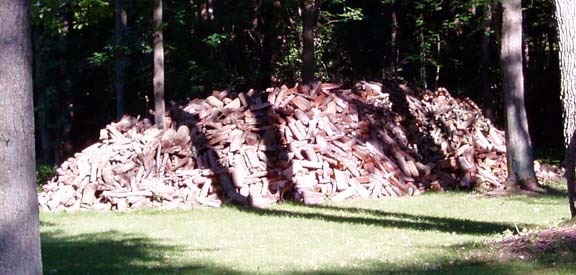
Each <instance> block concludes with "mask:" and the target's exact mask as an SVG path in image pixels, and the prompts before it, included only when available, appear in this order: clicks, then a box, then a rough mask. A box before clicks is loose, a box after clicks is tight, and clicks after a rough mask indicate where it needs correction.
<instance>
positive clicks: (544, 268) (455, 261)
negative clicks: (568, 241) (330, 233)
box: [285, 242, 576, 275]
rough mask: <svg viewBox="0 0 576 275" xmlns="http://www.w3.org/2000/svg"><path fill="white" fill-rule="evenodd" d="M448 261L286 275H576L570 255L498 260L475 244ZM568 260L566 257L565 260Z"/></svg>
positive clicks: (455, 249)
mask: <svg viewBox="0 0 576 275" xmlns="http://www.w3.org/2000/svg"><path fill="white" fill-rule="evenodd" d="M444 249H446V250H448V251H449V252H448V253H449V254H450V255H454V256H451V257H438V258H437V257H434V256H433V255H429V256H430V257H426V256H424V257H425V258H422V259H420V260H419V261H417V263H413V262H414V261H413V260H410V262H412V263H411V264H403V263H401V262H385V261H380V260H368V261H361V262H358V263H352V264H348V266H344V267H342V266H340V267H330V268H324V269H320V270H315V271H314V272H309V271H303V272H300V271H298V272H287V273H285V274H290V275H304V274H318V275H328V274H334V275H339V274H342V275H343V274H411V275H423V274H466V275H473V274H479V275H484V274H491V275H496V274H503V275H512V274H518V275H520V274H521V275H524V274H576V262H574V258H573V257H572V255H574V254H570V256H568V255H567V254H566V253H564V254H561V253H556V254H550V255H539V256H537V257H535V258H533V259H532V260H524V261H522V260H517V259H504V260H502V259H500V260H499V259H498V252H497V250H493V249H491V248H490V247H488V246H486V245H483V244H479V243H475V242H468V243H461V244H457V245H453V246H450V247H446V248H444ZM567 256H568V257H567Z"/></svg>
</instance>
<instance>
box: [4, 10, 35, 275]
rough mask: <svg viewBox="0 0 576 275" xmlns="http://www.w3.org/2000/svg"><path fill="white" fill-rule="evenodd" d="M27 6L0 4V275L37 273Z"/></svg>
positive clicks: (32, 116)
mask: <svg viewBox="0 0 576 275" xmlns="http://www.w3.org/2000/svg"><path fill="white" fill-rule="evenodd" d="M28 8H29V7H28V1H11V0H0V45H2V54H0V64H3V65H2V66H0V91H2V96H0V118H1V119H0V129H1V130H0V167H1V168H0V194H1V196H0V274H42V260H41V254H40V233H39V226H40V223H39V220H38V197H37V194H36V176H35V152H34V106H33V103H32V97H33V94H32V85H33V84H32V45H31V41H30V23H29V16H28ZM7 64H9V66H8V65H7Z"/></svg>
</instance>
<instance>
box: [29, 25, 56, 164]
mask: <svg viewBox="0 0 576 275" xmlns="http://www.w3.org/2000/svg"><path fill="white" fill-rule="evenodd" d="M41 39H42V36H41V33H40V31H35V32H34V38H33V39H32V40H33V49H34V80H35V87H34V90H35V93H36V99H35V101H36V103H35V107H36V110H37V111H36V115H37V119H38V129H37V130H38V135H39V141H40V161H41V162H43V163H50V164H52V163H53V162H52V161H51V157H50V156H51V154H50V152H51V147H52V145H51V142H50V132H49V131H48V108H49V106H48V104H49V103H48V98H47V95H46V89H45V86H44V85H45V77H44V74H43V73H42V70H41V69H40V68H41V66H42V64H41V63H42V61H41V59H40V54H39V53H40V51H41V47H40V45H41V44H40V40H41Z"/></svg>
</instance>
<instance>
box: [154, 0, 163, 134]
mask: <svg viewBox="0 0 576 275" xmlns="http://www.w3.org/2000/svg"><path fill="white" fill-rule="evenodd" d="M153 83H154V122H155V123H156V127H158V128H160V129H164V128H165V125H164V115H165V107H164V41H163V37H162V0H154V79H153Z"/></svg>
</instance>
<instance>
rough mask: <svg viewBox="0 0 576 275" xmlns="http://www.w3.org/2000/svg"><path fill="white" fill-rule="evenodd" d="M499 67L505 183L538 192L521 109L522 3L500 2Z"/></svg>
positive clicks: (525, 124) (522, 83)
mask: <svg viewBox="0 0 576 275" xmlns="http://www.w3.org/2000/svg"><path fill="white" fill-rule="evenodd" d="M501 3H502V9H503V14H502V37H501V41H500V42H501V45H500V67H501V70H502V78H503V79H502V81H503V88H504V94H505V98H504V100H505V108H506V110H505V111H506V160H507V161H508V178H507V181H508V182H509V183H513V184H519V185H520V187H522V188H524V189H528V190H537V189H538V179H537V178H536V175H535V173H534V163H533V161H534V157H533V154H532V145H531V144H530V135H529V132H528V118H527V116H526V108H525V106H524V74H523V72H522V4H521V3H522V1H521V0H506V1H502V2H501Z"/></svg>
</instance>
